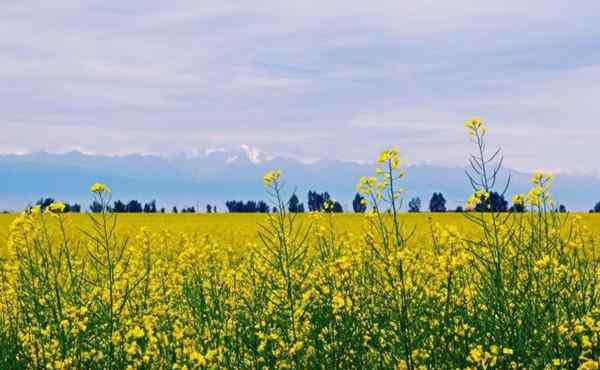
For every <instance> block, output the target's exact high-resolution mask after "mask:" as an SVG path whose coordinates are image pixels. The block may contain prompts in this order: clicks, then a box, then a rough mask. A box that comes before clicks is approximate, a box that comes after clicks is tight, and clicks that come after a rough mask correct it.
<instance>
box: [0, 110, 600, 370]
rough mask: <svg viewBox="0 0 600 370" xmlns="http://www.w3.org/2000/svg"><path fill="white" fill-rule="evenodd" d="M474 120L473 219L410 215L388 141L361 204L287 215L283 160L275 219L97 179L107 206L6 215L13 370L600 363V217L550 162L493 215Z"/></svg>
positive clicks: (3, 281)
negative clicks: (136, 197)
mask: <svg viewBox="0 0 600 370" xmlns="http://www.w3.org/2000/svg"><path fill="white" fill-rule="evenodd" d="M466 127H467V129H468V131H469V134H470V136H471V138H472V139H473V141H474V142H475V143H476V145H477V148H478V154H477V155H474V156H473V157H472V160H473V161H475V162H474V169H475V171H474V173H471V174H470V175H469V176H470V182H471V184H472V185H473V187H474V193H473V196H472V197H470V198H469V200H468V202H467V204H466V208H467V209H468V210H472V211H473V212H466V213H464V214H446V215H430V214H414V215H407V214H401V213H399V209H400V202H401V199H402V194H403V189H402V188H401V183H402V178H403V177H404V173H403V171H402V169H401V165H400V157H399V154H398V150H397V149H389V150H386V151H384V152H382V154H381V156H380V157H379V158H378V160H377V163H378V168H377V170H376V172H375V176H372V177H364V178H362V179H361V181H360V183H359V184H358V191H359V192H360V193H361V194H362V195H363V196H364V197H365V202H366V203H367V205H368V207H369V209H368V211H367V212H366V213H365V214H363V215H340V214H334V213H330V212H329V210H330V207H331V206H332V205H331V204H325V206H324V209H323V211H322V212H314V213H309V214H303V215H299V214H293V213H288V212H286V203H285V202H284V201H283V199H288V197H287V196H288V194H285V191H284V188H283V187H282V184H283V183H284V181H285V175H284V174H282V173H281V172H280V171H272V172H269V173H267V174H266V175H265V177H264V179H263V181H264V185H265V191H266V192H267V194H268V195H269V197H270V199H271V202H272V204H273V205H274V206H276V207H277V209H278V212H276V213H272V214H269V215H226V214H217V215H152V216H149V215H148V216H146V215H135V216H134V215H119V216H117V215H115V214H111V213H110V212H108V208H107V206H108V202H109V197H110V194H111V190H110V189H109V188H108V187H107V186H106V185H104V184H94V185H93V186H92V188H91V191H92V194H93V196H94V197H95V199H96V200H97V201H98V202H99V203H100V204H101V205H102V212H100V213H96V214H85V215H76V216H74V215H70V214H65V213H63V211H64V205H63V204H62V203H60V202H56V203H54V204H52V205H50V206H49V207H48V208H47V209H40V208H32V209H29V210H27V211H25V212H23V213H22V214H20V215H16V216H10V215H8V216H2V218H0V220H1V221H2V222H5V223H10V226H9V227H8V231H7V232H5V237H4V238H5V239H6V242H5V243H3V244H2V245H1V248H0V368H2V369H41V368H44V369H204V368H207V369H218V368H229V369H356V368H369V369H371V368H372V369H411V370H412V369H491V368H496V369H578V368H579V369H598V368H599V362H598V359H599V356H600V338H599V335H600V334H599V333H600V311H599V309H598V299H599V298H600V296H599V294H600V288H599V283H600V280H599V279H600V254H599V253H600V246H599V244H598V241H597V240H596V233H595V230H598V228H597V225H598V224H597V220H595V219H592V218H588V217H585V218H584V217H582V216H581V215H561V214H559V213H557V212H555V211H554V210H555V206H554V203H553V201H552V198H551V185H552V177H551V175H549V174H545V173H541V172H540V173H537V174H536V175H535V176H534V177H533V179H532V188H531V191H529V192H528V193H527V194H519V195H515V197H514V198H513V202H514V203H515V204H518V205H521V206H522V209H523V210H525V209H526V210H527V211H528V212H518V211H515V212H512V213H498V212H494V210H493V209H491V205H490V204H491V203H490V202H489V199H490V197H491V195H492V190H493V189H494V185H495V175H494V172H495V170H494V168H493V167H492V168H491V169H490V168H488V167H487V166H488V165H489V164H490V163H492V162H493V160H490V158H492V159H493V157H487V156H486V154H485V150H484V148H485V145H484V138H485V135H486V130H485V126H484V125H483V123H482V122H481V120H479V119H473V120H470V121H468V122H467V124H466ZM475 211H477V212H475ZM11 218H12V219H11ZM1 229H2V230H5V229H6V228H4V227H3V228H1Z"/></svg>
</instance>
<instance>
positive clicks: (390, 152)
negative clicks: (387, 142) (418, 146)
mask: <svg viewBox="0 0 600 370" xmlns="http://www.w3.org/2000/svg"><path fill="white" fill-rule="evenodd" d="M388 162H389V164H390V166H391V168H392V169H394V170H395V169H396V168H398V167H399V166H400V149H398V148H391V149H386V150H384V151H383V152H381V154H379V157H378V158H377V163H388Z"/></svg>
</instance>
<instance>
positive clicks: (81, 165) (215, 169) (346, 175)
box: [0, 146, 600, 211]
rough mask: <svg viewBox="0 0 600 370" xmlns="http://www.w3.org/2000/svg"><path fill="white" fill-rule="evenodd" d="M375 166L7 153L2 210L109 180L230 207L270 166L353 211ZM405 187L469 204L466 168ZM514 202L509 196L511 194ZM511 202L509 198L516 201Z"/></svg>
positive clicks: (184, 201) (522, 182) (437, 172)
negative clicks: (358, 185) (362, 184)
mask: <svg viewBox="0 0 600 370" xmlns="http://www.w3.org/2000/svg"><path fill="white" fill-rule="evenodd" d="M374 168H375V165H374V164H373V163H370V164H369V163H356V162H349V161H339V160H321V161H315V162H310V163H306V162H303V161H299V160H296V159H292V158H284V157H277V156H268V155H265V154H264V153H262V152H260V151H258V150H256V149H252V148H250V147H248V146H241V147H240V148H236V149H233V150H224V149H220V150H208V151H205V152H202V153H196V154H194V155H178V156H170V157H162V156H156V155H124V156H105V155H89V154H84V153H81V152H78V151H72V152H68V153H62V154H53V153H47V152H36V153H30V154H22V155H17V154H5V155H0V179H1V180H0V210H19V209H22V208H24V207H26V206H27V205H29V204H32V203H34V202H35V201H36V200H37V199H39V198H41V197H53V198H55V199H60V200H64V201H68V202H77V203H81V204H83V205H84V206H87V205H88V204H90V203H91V200H92V195H91V194H90V193H89V188H90V185H91V184H92V183H94V182H103V183H106V184H108V185H109V186H110V187H111V188H112V189H113V198H114V199H122V200H130V199H137V200H140V201H142V202H146V201H150V200H152V199H156V200H157V204H158V205H159V207H166V208H167V209H170V207H172V206H173V205H175V206H177V207H182V206H196V207H199V208H200V209H201V210H202V209H204V207H205V205H206V204H213V205H217V206H218V207H219V209H220V210H221V211H222V210H224V206H223V205H224V203H225V201H226V200H230V199H236V200H250V199H252V200H261V199H264V200H266V199H267V196H266V194H265V192H264V188H263V185H262V176H263V175H264V173H265V172H266V171H268V170H271V169H281V170H282V171H283V172H284V177H283V178H284V182H285V184H286V190H287V192H288V193H291V192H293V191H296V193H297V194H298V196H299V197H300V199H301V201H302V202H305V203H306V193H307V192H308V190H316V191H319V192H323V191H328V192H329V193H330V194H331V195H332V197H333V198H335V199H336V200H339V201H340V202H341V203H342V205H343V206H344V208H345V209H346V210H351V204H352V199H353V197H354V194H355V192H356V183H357V182H358V180H359V178H360V177H361V176H365V175H370V174H373V173H374ZM405 170H406V177H405V180H404V181H403V183H402V186H403V187H404V188H405V189H406V190H407V193H406V198H407V199H410V198H412V197H416V196H418V197H420V198H421V199H422V200H423V205H424V208H426V205H427V204H428V201H429V199H430V197H431V195H432V193H433V192H442V193H443V194H444V196H445V198H446V199H447V201H448V207H449V208H454V207H456V206H457V205H459V204H463V203H464V201H465V199H467V197H468V195H469V194H470V192H471V189H470V186H469V184H468V181H467V178H466V176H465V173H464V171H465V169H464V168H461V167H446V166H440V165H432V164H414V165H409V166H407V167H406V168H405ZM506 173H510V174H511V177H512V181H511V186H510V188H509V192H508V194H509V195H511V194H515V193H519V192H525V191H527V189H529V188H530V184H529V179H530V177H531V174H527V173H523V172H519V171H513V170H507V171H506ZM553 194H554V196H555V198H556V199H557V201H558V202H560V203H564V204H565V205H566V206H567V208H568V209H570V210H583V211H585V210H588V209H590V208H592V207H593V206H594V204H595V203H596V202H597V201H598V200H600V179H599V178H597V177H595V176H588V175H585V176H584V175H572V174H558V175H557V176H556V178H555V182H554V192H553ZM508 198H510V197H508ZM509 200H510V199H509Z"/></svg>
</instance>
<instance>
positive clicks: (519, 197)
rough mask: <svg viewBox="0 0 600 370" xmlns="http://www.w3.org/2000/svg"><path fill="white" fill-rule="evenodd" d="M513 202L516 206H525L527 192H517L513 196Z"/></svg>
mask: <svg viewBox="0 0 600 370" xmlns="http://www.w3.org/2000/svg"><path fill="white" fill-rule="evenodd" d="M512 202H513V204H514V205H516V206H524V205H525V194H515V195H514V196H513V197H512Z"/></svg>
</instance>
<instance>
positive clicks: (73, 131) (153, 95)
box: [0, 0, 600, 173]
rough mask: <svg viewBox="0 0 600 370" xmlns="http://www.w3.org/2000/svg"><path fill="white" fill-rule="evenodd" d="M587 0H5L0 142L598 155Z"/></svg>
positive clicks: (435, 155) (327, 153) (580, 164)
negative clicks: (471, 146)
mask: <svg viewBox="0 0 600 370" xmlns="http://www.w3.org/2000/svg"><path fill="white" fill-rule="evenodd" d="M598 19H600V2H598V1H590V0H581V1H576V2H568V1H564V0H563V1H552V0H544V1H538V0H532V1H531V0H530V1H526V2H524V1H513V0H507V1H501V2H489V1H487V2H484V1H465V0H457V1H451V2H441V1H371V2H366V1H350V0H345V1H302V2H282V1H256V2H252V1H226V0H221V1H214V2H210V1H197V0H195V1H179V0H173V1H168V2H165V1H160V2H159V1H150V0H129V1H115V0H103V1H82V0H54V1H51V2H39V1H28V0H19V1H16V0H9V1H5V2H3V4H2V10H1V11H0V55H1V56H2V57H1V58H0V79H1V81H2V83H1V84H0V99H1V100H2V103H1V104H0V125H1V127H2V130H1V132H0V152H28V151H37V150H48V151H66V150H72V149H78V150H83V151H86V152H91V153H105V154H125V153H132V152H135V153H157V154H175V153H179V152H183V151H185V152H190V151H194V150H202V149H206V148H216V147H234V146H239V145H241V144H247V145H251V146H253V147H258V148H260V149H262V150H263V151H266V152H270V153H276V154H285V155H290V156H295V157H298V158H308V159H317V158H336V159H349V160H369V159H371V158H373V157H374V155H375V154H376V153H377V152H378V151H379V150H380V149H381V148H383V147H385V146H387V145H397V146H399V147H400V148H401V150H402V153H403V154H404V156H405V157H406V158H407V160H408V161H413V162H414V161H432V162H436V163H442V164H461V163H464V160H465V156H466V151H467V149H468V146H467V145H468V142H467V139H466V136H465V134H464V131H463V129H462V122H463V121H464V120H465V119H467V118H469V117H470V116H473V115H478V116H481V117H483V118H484V120H485V121H487V123H488V125H489V126H490V130H491V134H492V138H493V143H494V144H499V145H502V147H503V148H504V150H505V153H506V157H507V164H508V165H509V166H511V167H514V168H517V169H524V170H530V169H537V168H543V169H548V170H555V171H556V170H558V171H575V172H594V173H595V172H598V173H600V164H598V162H597V159H596V158H597V157H598V154H600V150H599V149H598V145H597V143H598V142H600V123H599V122H597V117H599V116H600V88H599V87H598V86H600V22H598Z"/></svg>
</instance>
